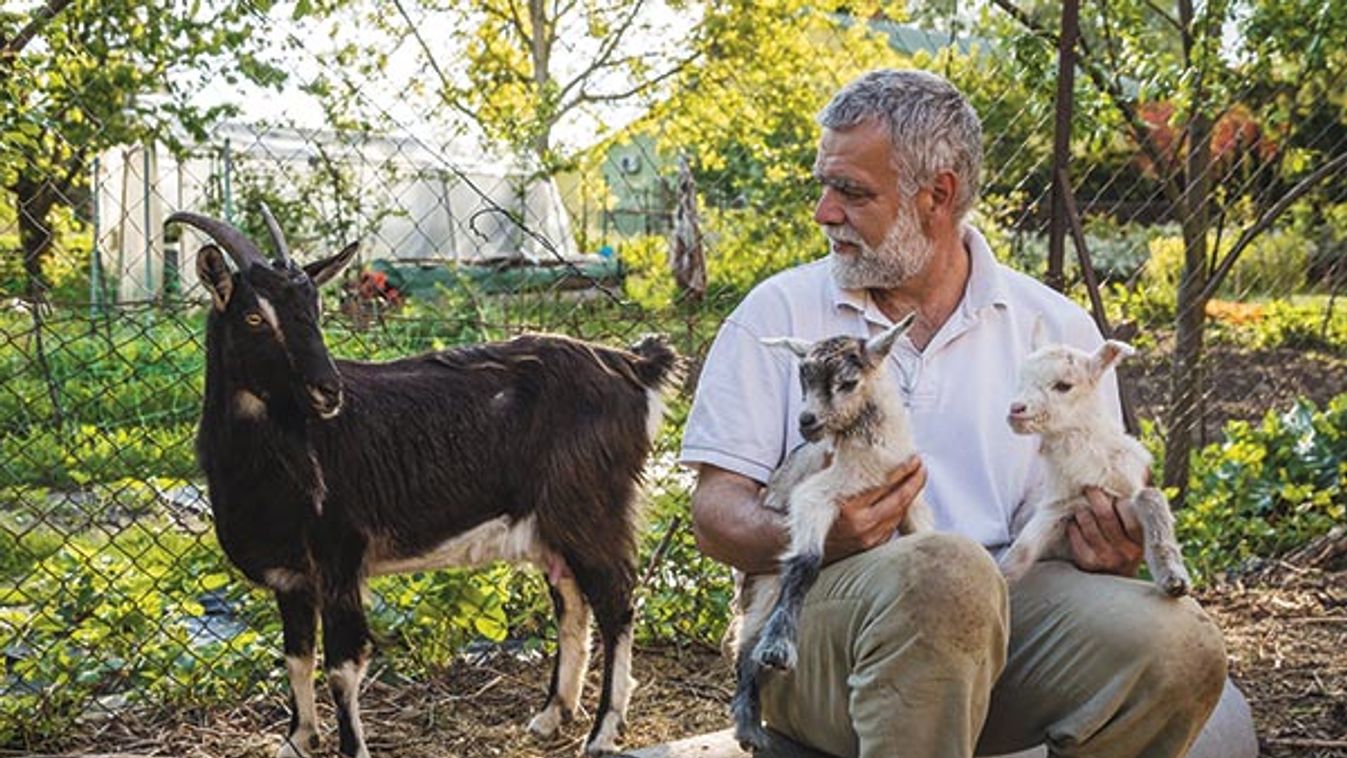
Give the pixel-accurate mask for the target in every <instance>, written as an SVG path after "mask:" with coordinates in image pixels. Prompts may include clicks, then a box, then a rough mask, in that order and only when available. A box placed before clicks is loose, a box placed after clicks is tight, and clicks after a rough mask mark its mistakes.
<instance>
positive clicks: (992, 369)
mask: <svg viewBox="0 0 1347 758" xmlns="http://www.w3.org/2000/svg"><path fill="white" fill-rule="evenodd" d="M963 241H964V247H965V248H966V249H967V250H968V253H969V259H970V262H971V267H970V273H969V278H968V285H967V287H966V288H965V290H964V296H963V300H962V301H961V302H960V303H959V306H958V307H957V308H956V309H955V311H954V313H953V314H952V315H951V316H950V318H949V320H948V321H946V322H945V324H944V325H943V326H942V327H941V328H940V331H938V332H937V333H936V334H935V336H934V337H933V338H932V339H931V341H930V344H928V345H927V346H926V349H925V350H923V351H921V352H917V351H916V349H915V348H913V346H912V343H911V341H909V340H908V339H907V338H906V337H904V338H903V339H901V340H900V341H899V342H898V344H897V345H896V346H895V347H894V349H893V352H892V353H891V354H890V356H889V360H890V361H892V363H891V364H890V365H889V370H890V371H893V372H894V376H895V377H896V378H897V379H898V384H899V385H900V386H901V388H902V389H901V391H902V393H903V399H904V401H905V403H906V405H907V408H908V410H909V412H910V413H911V416H912V425H913V429H912V431H913V436H914V437H915V438H916V442H917V447H918V448H919V449H920V450H921V455H922V460H923V462H924V463H925V465H926V471H927V484H926V497H927V499H928V500H929V501H930V503H931V505H932V507H933V508H934V510H935V515H936V528H937V529H939V530H941V531H950V532H957V533H959V534H963V535H965V536H967V537H970V538H972V539H974V540H977V541H978V542H980V543H982V544H983V545H986V546H988V547H990V548H996V547H1000V546H1003V545H1005V544H1007V543H1008V542H1009V541H1010V523H1011V519H1012V516H1013V514H1014V511H1015V509H1016V508H1017V507H1018V506H1020V505H1021V504H1022V503H1023V502H1024V501H1025V499H1026V497H1027V495H1028V492H1029V488H1030V486H1031V485H1032V479H1033V477H1034V476H1035V473H1034V469H1035V461H1036V459H1037V456H1036V450H1037V444H1038V442H1037V438H1035V437H1023V436H1019V435H1016V434H1014V433H1013V432H1011V430H1010V427H1009V426H1008V425H1007V424H1006V420H1005V419H1006V412H1007V410H1008V408H1009V406H1010V401H1011V399H1012V396H1013V395H1014V393H1015V387H1016V381H1017V378H1016V375H1017V371H1018V367H1019V364H1020V361H1021V360H1022V359H1023V357H1024V356H1025V355H1028V353H1029V352H1030V349H1031V348H1030V345H1031V340H1032V339H1033V333H1034V326H1035V323H1036V322H1039V321H1041V322H1042V337H1043V338H1044V339H1045V341H1047V342H1065V343H1067V344H1071V345H1075V346H1077V347H1080V348H1082V349H1086V350H1091V351H1092V350H1094V349H1095V348H1097V347H1098V346H1099V345H1100V343H1101V342H1102V341H1103V339H1102V337H1101V336H1100V334H1099V330H1098V329H1097V328H1096V327H1095V325H1094V322H1093V321H1092V320H1091V319H1090V317H1089V316H1088V315H1087V314H1086V313H1085V311H1084V310H1082V309H1081V308H1080V307H1079V306H1077V305H1076V304H1075V303H1073V302H1071V301H1070V300H1068V299H1067V298H1065V297H1063V296H1062V295H1060V294H1058V293H1057V292H1055V291H1053V290H1052V289H1050V288H1048V287H1046V286H1044V285H1043V284H1040V283H1039V282H1038V281H1036V280H1034V279H1032V278H1030V277H1028V276H1025V275H1024V274H1021V273H1019V272H1017V271H1014V270H1012V269H1010V268H1007V267H1005V266H1003V265H1001V264H1000V263H999V262H998V261H997V260H996V258H995V256H993V255H992V252H991V249H990V248H988V247H987V242H986V240H985V239H984V238H983V237H982V235H981V234H980V233H979V232H978V231H977V230H975V229H973V228H972V227H968V226H965V227H964V231H963ZM890 325H891V322H890V321H889V319H888V318H887V317H886V316H884V314H883V313H881V312H880V310H879V308H878V306H876V304H875V303H874V302H873V301H872V300H871V298H870V296H869V293H868V292H867V291H864V290H842V289H839V288H838V287H837V285H836V284H835V283H834V281H833V277H832V273H831V265H830V262H829V260H828V259H826V258H825V259H823V260H819V261H815V262H813V263H809V264H805V265H803V266H799V267H796V268H794V269H790V270H788V271H784V272H781V273H780V274H777V275H775V276H773V277H771V278H769V279H767V280H766V281H764V282H762V283H761V284H759V285H758V286H757V287H755V288H754V289H753V291H752V292H750V293H749V294H748V296H747V297H745V298H744V300H743V302H742V303H740V304H739V307H738V308H736V309H735V310H734V312H733V313H731V314H730V316H729V317H728V318H727V319H726V320H725V323H724V324H722V325H721V328H720V333H719V334H718V335H717V336H716V340H715V343H714V344H712V346H711V350H710V352H709V353H708V354H707V357H706V363H705V365H704V366H703V368H702V373H701V378H700V380H699V382H698V384H697V395H696V398H695V400H694V401H693V405H692V411H691V414H690V415H689V416H688V422H687V427H686V429H685V431H684V433H683V451H682V457H681V461H682V463H683V464H685V465H689V466H695V465H697V464H701V463H710V464H713V465H716V466H719V467H720V468H723V469H727V470H729V471H733V472H735V473H738V474H742V475H744V476H747V477H749V478H751V479H754V480H756V481H758V482H765V481H767V477H768V476H769V475H770V474H771V472H772V470H773V469H774V468H776V466H777V465H778V464H780V462H781V460H782V459H783V458H784V457H785V454H786V452H787V451H789V450H791V449H793V448H794V447H795V446H796V445H799V444H800V443H801V442H803V438H802V437H801V436H800V432H799V429H798V427H797V424H796V419H797V418H798V417H799V414H800V410H801V408H802V396H801V390H800V383H799V380H798V378H797V376H798V374H797V363H796V361H795V359H794V357H793V356H791V355H790V354H789V353H787V352H785V351H782V350H776V349H770V348H767V347H764V346H763V345H762V344H761V341H760V340H761V339H762V338H764V337H779V336H793V337H799V338H802V339H808V340H817V339H821V338H824V337H830V336H835V335H841V334H846V335H851V336H855V337H869V336H873V335H875V334H878V333H879V332H881V331H882V330H883V329H885V328H886V327H888V326H890ZM1099 391H1100V392H1102V393H1106V397H1108V398H1110V399H1112V405H1113V406H1115V407H1116V405H1117V400H1116V399H1117V397H1118V394H1117V385H1116V383H1115V381H1114V379H1113V375H1112V373H1111V372H1110V374H1109V375H1108V378H1107V379H1106V380H1105V381H1104V382H1102V383H1101V385H1100V388H1099ZM1119 423H1120V422H1119Z"/></svg>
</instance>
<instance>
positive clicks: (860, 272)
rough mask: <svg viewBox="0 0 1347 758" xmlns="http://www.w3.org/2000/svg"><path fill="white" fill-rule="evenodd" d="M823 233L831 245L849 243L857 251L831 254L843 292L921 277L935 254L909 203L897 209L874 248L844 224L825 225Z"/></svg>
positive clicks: (836, 276) (919, 220)
mask: <svg viewBox="0 0 1347 758" xmlns="http://www.w3.org/2000/svg"><path fill="white" fill-rule="evenodd" d="M823 233H824V234H826V235H827V236H828V239H830V240H832V241H834V242H849V243H852V244H854V245H856V246H857V247H858V248H859V249H860V252H859V253H858V254H856V255H839V254H838V253H837V251H836V249H834V250H833V254H832V273H833V279H834V280H836V281H837V286H839V287H841V288H842V289H867V288H871V287H874V288H878V289H889V288H891V287H897V286H898V285H900V284H902V283H904V282H906V281H907V280H909V279H911V278H912V277H914V276H916V275H917V274H919V273H921V271H922V269H924V268H926V264H927V263H929V262H930V260H931V256H932V255H934V254H935V243H934V242H933V241H932V240H931V238H930V237H927V236H926V234H925V232H924V231H922V228H921V219H919V218H918V217H917V209H916V208H914V207H913V206H912V205H911V204H910V203H904V204H902V205H900V206H899V207H898V215H897V216H896V217H894V219H893V224H892V225H890V226H889V231H888V232H886V233H885V234H884V239H883V240H880V243H879V245H878V246H877V247H873V248H872V247H870V246H869V245H867V244H866V243H865V241H864V240H862V239H861V236H860V235H859V234H857V233H856V230H855V229H853V228H851V227H850V226H849V225H846V224H837V225H825V226H824V227H823Z"/></svg>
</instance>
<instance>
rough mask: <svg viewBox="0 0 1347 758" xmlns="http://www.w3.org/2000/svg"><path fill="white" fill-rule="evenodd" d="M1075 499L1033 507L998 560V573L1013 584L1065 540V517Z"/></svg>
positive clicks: (1068, 513)
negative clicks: (1026, 519)
mask: <svg viewBox="0 0 1347 758" xmlns="http://www.w3.org/2000/svg"><path fill="white" fill-rule="evenodd" d="M1075 502H1076V500H1074V499H1069V500H1055V501H1051V502H1047V503H1040V504H1039V505H1037V506H1035V507H1034V515H1032V516H1030V517H1029V521H1028V523H1026V524H1025V525H1024V528H1023V529H1021V530H1020V534H1019V536H1018V537H1016V538H1015V541H1014V542H1013V543H1011V545H1010V549H1009V550H1007V551H1006V554H1005V555H1004V556H1002V557H1001V573H1002V574H1005V577H1006V579H1008V580H1009V581H1011V582H1017V581H1019V580H1020V579H1022V578H1023V577H1024V575H1025V574H1026V573H1028V571H1029V569H1030V568H1031V567H1032V566H1033V565H1034V564H1035V563H1037V562H1038V560H1039V559H1040V558H1042V557H1043V556H1044V555H1045V554H1046V553H1048V552H1049V551H1050V550H1052V548H1054V547H1056V546H1057V545H1058V544H1059V543H1061V542H1062V541H1063V540H1065V539H1066V518H1067V516H1069V515H1070V513H1071V510H1070V508H1071V505H1072V504H1073V503H1075Z"/></svg>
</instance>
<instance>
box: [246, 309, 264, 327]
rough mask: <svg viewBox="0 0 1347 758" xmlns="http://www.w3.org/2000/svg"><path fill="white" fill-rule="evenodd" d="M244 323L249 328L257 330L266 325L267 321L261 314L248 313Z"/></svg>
mask: <svg viewBox="0 0 1347 758" xmlns="http://www.w3.org/2000/svg"><path fill="white" fill-rule="evenodd" d="M243 322H244V323H245V324H247V325H248V326H251V327H252V328H254V329H256V328H257V327H259V326H261V325H262V324H264V323H266V319H263V318H262V314H260V313H247V314H244V316H243Z"/></svg>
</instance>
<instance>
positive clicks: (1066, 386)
mask: <svg viewBox="0 0 1347 758" xmlns="http://www.w3.org/2000/svg"><path fill="white" fill-rule="evenodd" d="M1052 388H1053V389H1054V390H1056V391H1058V392H1070V391H1071V383H1070V382H1057V383H1056V384H1054V385H1052Z"/></svg>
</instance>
